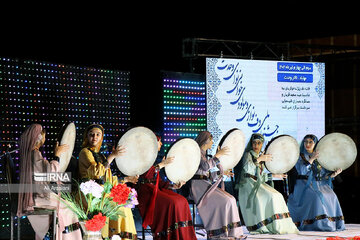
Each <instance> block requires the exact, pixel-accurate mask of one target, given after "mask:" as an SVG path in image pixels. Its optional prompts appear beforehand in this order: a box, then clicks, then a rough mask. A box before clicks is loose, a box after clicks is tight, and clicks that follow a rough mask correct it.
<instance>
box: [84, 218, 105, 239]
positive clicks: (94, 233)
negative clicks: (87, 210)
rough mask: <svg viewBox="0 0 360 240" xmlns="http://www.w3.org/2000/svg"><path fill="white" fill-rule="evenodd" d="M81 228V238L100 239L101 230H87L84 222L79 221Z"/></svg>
mask: <svg viewBox="0 0 360 240" xmlns="http://www.w3.org/2000/svg"><path fill="white" fill-rule="evenodd" d="M80 226H81V229H82V230H83V233H84V234H83V238H82V239H83V240H102V236H101V230H99V231H89V230H87V229H86V227H85V222H84V221H80Z"/></svg>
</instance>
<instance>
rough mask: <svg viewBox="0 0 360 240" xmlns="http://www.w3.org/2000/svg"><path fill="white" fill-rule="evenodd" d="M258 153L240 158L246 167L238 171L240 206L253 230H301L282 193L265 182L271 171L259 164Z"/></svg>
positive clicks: (250, 230) (259, 231)
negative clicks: (294, 221)
mask: <svg viewBox="0 0 360 240" xmlns="http://www.w3.org/2000/svg"><path fill="white" fill-rule="evenodd" d="M257 157H258V156H256V153H255V152H253V151H247V152H245V153H244V156H243V159H242V160H241V162H242V164H243V167H242V169H241V170H240V171H236V172H235V175H239V176H238V177H237V179H238V182H237V183H236V186H235V187H236V188H237V189H238V190H239V193H238V194H239V195H238V199H239V205H240V209H241V213H242V216H243V219H244V221H245V225H246V227H247V229H248V230H249V232H250V233H252V234H257V233H271V234H287V233H298V230H297V228H296V226H295V224H294V223H293V221H292V219H291V217H290V214H289V210H288V208H287V206H286V203H285V200H284V198H283V196H282V195H281V193H279V192H278V191H276V190H275V189H274V188H273V187H271V186H270V185H268V184H266V183H265V182H267V181H268V180H269V179H268V174H267V173H265V172H264V171H263V170H264V167H263V164H257V163H256V159H257Z"/></svg>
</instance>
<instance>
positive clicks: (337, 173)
mask: <svg viewBox="0 0 360 240" xmlns="http://www.w3.org/2000/svg"><path fill="white" fill-rule="evenodd" d="M341 172H342V169H341V168H339V169H337V170H336V171H334V172H333V173H332V174H331V175H330V177H332V178H334V177H336V176H337V175H339V174H340V173H341Z"/></svg>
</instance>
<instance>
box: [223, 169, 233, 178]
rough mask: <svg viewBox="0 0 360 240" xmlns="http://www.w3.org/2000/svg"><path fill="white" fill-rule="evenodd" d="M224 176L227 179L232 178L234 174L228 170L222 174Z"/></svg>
mask: <svg viewBox="0 0 360 240" xmlns="http://www.w3.org/2000/svg"><path fill="white" fill-rule="evenodd" d="M224 175H226V176H228V177H233V176H234V173H233V171H232V169H229V170H226V171H225V172H224Z"/></svg>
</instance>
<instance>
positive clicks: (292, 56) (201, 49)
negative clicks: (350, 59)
mask: <svg viewBox="0 0 360 240" xmlns="http://www.w3.org/2000/svg"><path fill="white" fill-rule="evenodd" d="M182 44H183V47H182V57H183V58H185V59H188V60H189V61H190V66H192V62H193V60H195V59H199V58H204V57H223V58H242V59H263V60H280V61H281V60H299V59H307V61H310V62H311V61H315V60H316V59H323V58H324V57H329V56H333V55H338V54H341V55H349V54H351V55H352V56H354V54H355V55H357V56H358V57H359V55H360V47H356V46H339V45H322V44H299V43H292V42H283V43H274V42H253V41H236V40H219V39H206V38H185V39H183V42H182Z"/></svg>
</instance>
